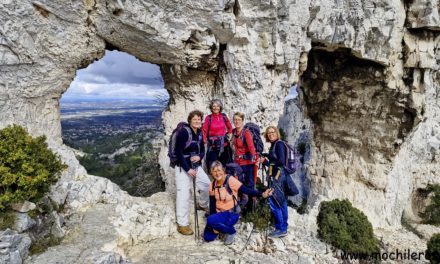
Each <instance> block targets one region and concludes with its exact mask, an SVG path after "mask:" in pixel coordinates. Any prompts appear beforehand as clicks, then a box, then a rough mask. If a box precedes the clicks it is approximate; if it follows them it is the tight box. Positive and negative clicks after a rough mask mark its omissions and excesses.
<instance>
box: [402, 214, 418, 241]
mask: <svg viewBox="0 0 440 264" xmlns="http://www.w3.org/2000/svg"><path fill="white" fill-rule="evenodd" d="M400 223H401V224H402V226H403V227H404V228H406V229H407V230H408V231H410V232H412V233H414V234H415V235H417V236H418V237H419V238H421V239H422V238H424V236H423V235H422V233H420V232H419V231H418V230H417V229H416V228H415V227H413V226H412V225H411V223H410V222H409V220H408V219H407V218H405V214H402V218H401V219H400Z"/></svg>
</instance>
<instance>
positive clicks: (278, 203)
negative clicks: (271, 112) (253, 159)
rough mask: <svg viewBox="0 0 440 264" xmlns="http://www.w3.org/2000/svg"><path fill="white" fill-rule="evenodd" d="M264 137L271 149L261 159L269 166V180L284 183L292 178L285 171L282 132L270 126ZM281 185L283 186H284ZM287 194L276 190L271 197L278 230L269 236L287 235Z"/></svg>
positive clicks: (270, 202)
mask: <svg viewBox="0 0 440 264" xmlns="http://www.w3.org/2000/svg"><path fill="white" fill-rule="evenodd" d="M264 137H265V138H266V141H267V142H270V149H269V154H263V155H264V156H265V157H264V158H262V159H260V161H261V162H262V163H263V164H264V165H265V166H269V177H268V179H269V180H271V181H275V182H277V183H284V182H285V180H286V177H290V176H289V174H287V172H286V171H285V169H284V164H285V161H286V146H285V145H284V143H283V142H282V141H281V140H280V139H279V138H280V132H279V131H278V129H277V128H276V127H274V126H270V127H268V128H267V129H266V133H265V135H264ZM257 166H258V163H257ZM279 185H281V186H283V185H284V184H279ZM271 186H272V185H271ZM295 188H296V186H295ZM285 193H286V192H285V191H284V192H281V191H280V189H279V188H278V189H277V188H276V189H275V191H274V194H273V196H271V197H270V200H269V206H270V209H271V210H272V213H273V216H274V218H275V223H274V225H275V228H276V230H275V231H274V232H272V233H270V234H269V236H270V237H283V236H286V235H287V226H288V224H287V218H288V210H287V197H286V196H285Z"/></svg>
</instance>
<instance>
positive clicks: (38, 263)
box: [23, 203, 127, 264]
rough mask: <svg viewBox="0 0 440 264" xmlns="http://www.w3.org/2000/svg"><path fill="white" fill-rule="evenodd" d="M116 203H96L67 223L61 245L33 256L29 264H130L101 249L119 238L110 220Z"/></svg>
mask: <svg viewBox="0 0 440 264" xmlns="http://www.w3.org/2000/svg"><path fill="white" fill-rule="evenodd" d="M114 207H115V205H114V204H102V203H98V204H94V205H93V206H89V207H86V208H83V209H82V210H81V211H79V212H78V213H77V214H74V215H72V216H71V217H70V219H69V220H67V221H66V224H65V226H66V228H67V232H66V235H65V237H64V238H63V240H62V242H61V244H60V245H58V246H55V247H52V248H49V250H47V251H46V252H44V253H42V254H40V255H34V256H30V257H28V258H27V259H25V260H24V262H23V263H26V264H61V263H66V264H67V263H69V264H76V263H77V264H84V263H96V264H98V263H102V264H104V263H127V262H125V261H124V260H123V259H122V258H121V256H119V255H117V254H115V253H113V252H103V251H101V247H102V246H103V245H104V244H105V243H108V242H110V241H113V240H115V239H117V238H118V235H117V233H116V230H115V229H114V227H113V225H112V224H111V222H110V220H109V217H112V216H115V210H114Z"/></svg>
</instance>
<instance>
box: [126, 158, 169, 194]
mask: <svg viewBox="0 0 440 264" xmlns="http://www.w3.org/2000/svg"><path fill="white" fill-rule="evenodd" d="M138 172H139V173H142V175H143V177H142V178H141V179H140V180H136V181H134V182H133V184H132V187H127V188H124V190H126V191H127V192H128V193H129V194H130V195H133V196H140V197H150V196H151V195H153V194H155V193H158V192H163V191H165V182H164V181H163V180H162V176H161V175H160V165H159V159H158V156H157V155H156V154H155V153H150V154H149V155H148V156H146V157H145V160H144V162H143V163H142V164H141V166H140V167H139V168H138Z"/></svg>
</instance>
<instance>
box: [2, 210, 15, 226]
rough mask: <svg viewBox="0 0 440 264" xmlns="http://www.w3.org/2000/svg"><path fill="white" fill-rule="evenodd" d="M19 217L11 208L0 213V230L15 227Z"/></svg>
mask: <svg viewBox="0 0 440 264" xmlns="http://www.w3.org/2000/svg"><path fill="white" fill-rule="evenodd" d="M16 218H17V217H16V216H15V214H14V211H13V210H12V209H10V208H8V209H6V210H2V211H0V230H6V229H8V228H12V227H13V226H14V222H15V219H16Z"/></svg>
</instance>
